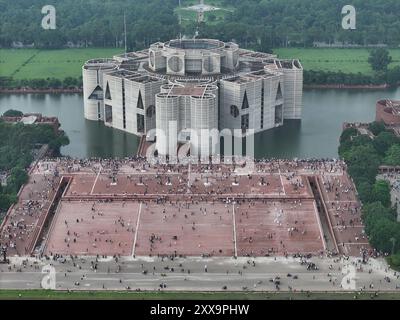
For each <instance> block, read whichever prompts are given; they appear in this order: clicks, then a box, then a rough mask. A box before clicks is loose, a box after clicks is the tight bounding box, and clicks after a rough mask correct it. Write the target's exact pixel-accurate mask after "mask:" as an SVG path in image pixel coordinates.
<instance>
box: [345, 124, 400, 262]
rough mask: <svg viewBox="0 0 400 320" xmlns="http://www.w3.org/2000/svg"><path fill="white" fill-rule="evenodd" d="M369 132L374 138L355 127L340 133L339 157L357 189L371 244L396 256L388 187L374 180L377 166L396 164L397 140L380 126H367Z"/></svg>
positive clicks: (397, 228)
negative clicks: (343, 161) (346, 167)
mask: <svg viewBox="0 0 400 320" xmlns="http://www.w3.org/2000/svg"><path fill="white" fill-rule="evenodd" d="M369 130H370V131H371V132H372V133H373V135H374V136H375V137H374V139H371V138H370V137H369V136H367V135H361V134H360V133H359V132H358V130H357V129H355V128H348V129H346V130H344V131H343V133H342V135H341V137H340V146H339V155H340V156H341V157H342V158H343V159H344V160H345V161H346V163H347V165H348V172H349V174H350V176H351V177H352V178H353V181H354V183H355V185H356V187H357V190H358V194H359V198H360V200H361V202H362V204H363V207H362V212H363V214H362V217H363V221H364V225H365V232H366V234H367V235H368V238H369V241H370V243H371V245H372V246H373V247H374V248H376V249H377V250H378V251H380V252H383V253H386V254H393V253H400V223H398V222H397V220H396V218H397V214H396V206H395V207H392V204H391V196H390V189H391V186H390V184H389V183H388V182H387V181H385V180H379V179H376V176H377V174H378V168H379V166H380V165H382V164H390V165H400V139H399V138H398V137H397V136H396V135H395V134H394V133H393V132H391V131H387V130H386V129H385V126H384V125H383V124H382V123H377V122H373V123H371V124H370V126H369Z"/></svg>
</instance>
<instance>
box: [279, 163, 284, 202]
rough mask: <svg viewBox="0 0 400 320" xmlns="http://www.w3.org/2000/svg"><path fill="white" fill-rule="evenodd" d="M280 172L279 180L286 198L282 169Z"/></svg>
mask: <svg viewBox="0 0 400 320" xmlns="http://www.w3.org/2000/svg"><path fill="white" fill-rule="evenodd" d="M278 170H279V179H280V180H281V185H282V190H283V195H285V196H286V190H285V185H284V184H283V180H282V174H281V168H278Z"/></svg>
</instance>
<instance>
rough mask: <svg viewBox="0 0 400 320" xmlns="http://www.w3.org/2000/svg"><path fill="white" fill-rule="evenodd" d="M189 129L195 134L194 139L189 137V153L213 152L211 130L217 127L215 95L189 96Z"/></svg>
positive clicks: (207, 153)
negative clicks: (195, 137)
mask: <svg viewBox="0 0 400 320" xmlns="http://www.w3.org/2000/svg"><path fill="white" fill-rule="evenodd" d="M190 107H191V129H192V134H197V141H196V139H194V140H193V139H191V154H193V155H201V156H208V155H212V154H214V152H213V151H214V150H213V149H214V148H213V146H212V145H211V143H212V140H211V136H210V133H211V130H212V129H217V128H218V119H217V118H216V116H215V109H216V108H217V99H216V96H215V95H212V94H205V95H204V96H202V97H194V96H192V97H190Z"/></svg>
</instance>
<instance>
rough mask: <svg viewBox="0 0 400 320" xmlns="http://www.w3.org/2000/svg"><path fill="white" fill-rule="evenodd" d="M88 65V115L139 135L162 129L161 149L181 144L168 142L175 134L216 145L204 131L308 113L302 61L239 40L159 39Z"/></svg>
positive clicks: (261, 126) (259, 126)
mask: <svg viewBox="0 0 400 320" xmlns="http://www.w3.org/2000/svg"><path fill="white" fill-rule="evenodd" d="M82 70H83V87H84V114H85V118H86V119H89V120H97V121H104V123H105V125H106V126H110V127H113V128H116V129H120V130H123V131H126V132H129V133H133V134H135V135H143V134H147V133H148V132H149V131H150V130H152V129H157V130H162V131H163V132H164V133H165V134H166V136H167V139H166V141H160V140H161V139H160V140H158V138H157V147H156V148H157V150H158V152H159V154H168V150H172V149H173V148H175V146H172V148H171V146H170V145H168V143H169V141H170V140H174V139H170V137H169V136H170V135H174V137H172V138H176V139H175V140H177V141H176V142H173V143H179V142H185V141H186V142H187V141H190V144H191V145H190V147H191V152H193V151H196V150H202V149H204V148H209V141H205V140H204V139H202V138H200V134H199V132H200V131H201V130H203V129H206V130H207V129H208V130H210V129H218V130H223V129H230V130H233V129H242V132H243V134H246V130H247V129H253V130H254V132H255V133H257V132H262V131H265V130H269V129H271V128H275V127H278V126H282V125H283V121H284V120H285V119H301V113H302V93H303V68H302V66H301V64H300V62H299V61H298V60H280V59H278V58H277V57H276V56H275V55H271V54H266V53H260V52H255V51H250V50H245V49H241V48H239V46H238V45H237V44H235V43H231V42H228V43H224V42H222V41H219V40H213V39H189V40H181V39H178V40H171V41H168V42H166V43H161V42H158V43H155V44H152V45H151V46H150V48H149V49H147V50H142V51H138V52H131V53H127V54H122V55H117V56H114V57H113V59H95V60H90V61H88V62H87V63H86V64H85V65H84V66H83V69H82ZM171 124H173V126H175V127H176V128H174V127H173V126H172V127H170V126H171ZM175 129H176V130H175ZM176 132H178V135H177V134H176ZM196 134H198V137H197V138H196V139H195V138H194V137H195V136H196ZM156 136H157V137H158V134H157V133H156ZM212 152H213V151H212Z"/></svg>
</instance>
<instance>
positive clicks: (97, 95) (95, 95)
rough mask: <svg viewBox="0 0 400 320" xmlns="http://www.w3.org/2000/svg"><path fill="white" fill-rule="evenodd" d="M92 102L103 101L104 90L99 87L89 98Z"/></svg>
mask: <svg viewBox="0 0 400 320" xmlns="http://www.w3.org/2000/svg"><path fill="white" fill-rule="evenodd" d="M89 99H90V100H103V89H101V87H100V86H99V85H98V86H97V87H96V88H95V89H94V90H93V92H92V93H91V94H90V96H89Z"/></svg>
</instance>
